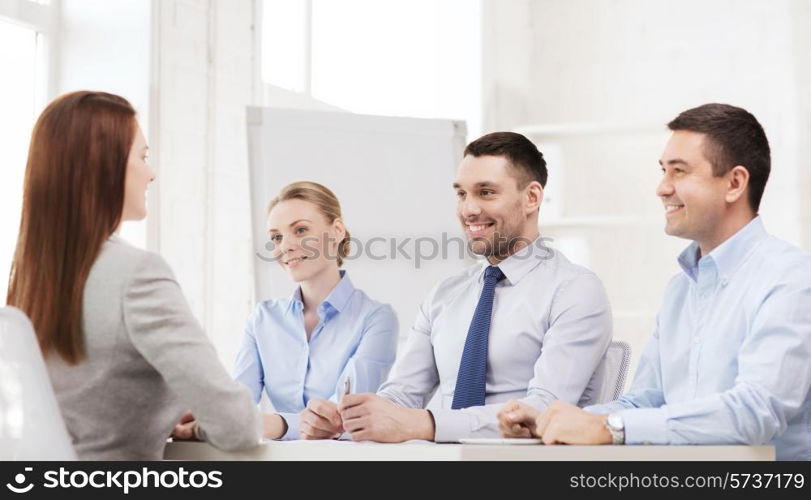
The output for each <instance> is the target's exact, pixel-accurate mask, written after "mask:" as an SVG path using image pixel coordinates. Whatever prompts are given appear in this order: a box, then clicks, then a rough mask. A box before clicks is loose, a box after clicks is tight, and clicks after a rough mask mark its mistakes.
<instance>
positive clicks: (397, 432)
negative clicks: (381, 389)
mask: <svg viewBox="0 0 811 500" xmlns="http://www.w3.org/2000/svg"><path fill="white" fill-rule="evenodd" d="M338 409H339V411H340V412H341V418H342V419H343V422H344V429H345V430H346V431H347V432H349V433H351V434H352V439H353V440H355V441H377V442H379V443H401V442H403V441H408V440H409V439H425V440H428V441H433V440H434V420H433V418H431V415H430V414H429V413H428V411H427V410H417V409H413V408H403V407H401V406H397V405H395V404H394V403H392V402H391V401H389V400H387V399H384V398H381V397H380V396H377V395H376V394H349V395H346V396H344V397H343V398H342V399H341V404H340V405H339V406H338Z"/></svg>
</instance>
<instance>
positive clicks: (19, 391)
mask: <svg viewBox="0 0 811 500" xmlns="http://www.w3.org/2000/svg"><path fill="white" fill-rule="evenodd" d="M0 460H25V461H38V460H59V461H61V460H76V453H75V451H74V450H73V446H72V445H71V440H70V437H69V436H68V432H67V429H66V428H65V423H64V421H63V420H62V414H61V413H60V412H59V405H58V404H57V402H56V397H55V396H54V392H53V386H51V380H50V378H49V377H48V372H47V370H46V368H45V363H44V361H43V359H42V354H41V353H40V349H39V343H38V342H37V338H36V334H35V333H34V329H33V327H32V325H31V322H30V321H29V320H28V318H27V317H26V316H25V314H23V313H22V312H21V311H20V310H19V309H16V308H13V307H3V308H0Z"/></svg>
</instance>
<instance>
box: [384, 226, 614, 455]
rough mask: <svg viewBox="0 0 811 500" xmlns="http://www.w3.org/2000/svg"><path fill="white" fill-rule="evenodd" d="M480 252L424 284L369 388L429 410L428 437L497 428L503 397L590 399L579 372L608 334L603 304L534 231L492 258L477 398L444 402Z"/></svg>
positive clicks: (452, 384)
mask: <svg viewBox="0 0 811 500" xmlns="http://www.w3.org/2000/svg"><path fill="white" fill-rule="evenodd" d="M488 265H489V264H488V263H487V262H486V261H483V262H482V263H480V264H478V265H476V266H473V267H471V268H470V269H468V270H466V271H464V272H462V273H460V274H458V275H456V276H453V277H450V278H448V279H446V280H444V281H442V282H441V283H439V285H437V286H436V287H434V289H433V290H432V291H431V292H430V293H429V295H428V298H427V299H426V300H425V302H423V304H422V305H421V306H420V309H419V312H418V314H417V319H416V321H415V322H414V326H413V327H412V328H411V333H410V334H409V338H408V341H407V344H406V348H405V350H404V352H402V353H401V356H399V357H398V359H397V361H396V362H395V364H394V368H393V369H392V373H391V375H390V376H389V379H388V380H387V382H386V383H385V384H383V386H382V387H381V388H380V391H379V392H378V394H380V395H381V396H382V397H385V398H387V399H389V400H391V401H393V402H394V403H396V404H399V405H401V406H405V407H410V408H423V407H425V405H426V404H427V402H428V400H429V399H430V397H431V395H432V394H433V392H434V390H435V389H437V388H438V389H439V392H440V395H441V398H442V409H441V410H436V411H433V412H432V413H433V416H434V421H435V423H436V435H435V439H436V441H438V442H448V441H458V440H459V439H460V438H465V437H498V436H499V430H498V420H497V418H496V414H497V413H498V411H499V409H500V408H501V406H502V405H503V403H504V402H506V401H507V400H509V399H520V400H522V401H523V402H525V403H527V404H530V405H532V406H533V407H535V408H538V409H541V410H542V409H544V408H546V406H548V405H549V404H550V403H551V402H552V401H554V400H555V399H562V400H564V401H568V402H570V403H572V404H580V405H581V406H582V405H585V404H591V403H594V402H595V401H593V399H592V398H591V395H592V393H593V392H594V390H593V388H592V387H591V384H589V381H590V380H592V376H593V375H594V373H595V370H596V368H597V366H598V365H599V364H600V362H601V361H602V360H603V358H604V356H605V352H606V349H607V348H608V344H609V343H610V342H611V309H610V306H609V304H608V298H607V297H606V294H605V290H604V289H603V286H602V283H601V282H600V279H599V278H597V276H596V275H595V274H594V273H592V272H591V271H589V270H587V269H585V268H583V267H581V266H578V265H575V264H572V263H571V262H570V261H569V260H568V259H566V257H564V256H563V255H562V254H561V253H560V252H558V251H556V250H553V249H551V248H548V247H546V246H545V245H544V239H543V238H540V237H539V238H537V239H536V240H535V241H534V242H533V243H532V244H530V245H528V246H527V247H526V248H524V249H522V250H520V251H519V252H517V253H515V254H514V255H512V256H510V257H509V258H507V259H506V260H504V261H503V262H501V263H500V264H499V266H498V267H499V268H501V270H502V272H503V273H504V275H505V276H506V278H505V279H504V280H502V281H501V282H500V283H499V284H498V285H497V286H496V290H495V298H494V300H493V314H492V319H491V323H490V335H489V344H488V357H487V386H486V396H485V406H479V407H471V408H465V409H461V410H451V409H450V407H451V403H452V401H453V394H454V390H455V388H456V377H457V374H458V372H459V364H460V363H461V360H462V351H463V349H464V345H465V339H466V337H467V332H468V328H469V326H470V321H471V319H472V318H473V312H474V310H475V309H476V304H477V303H478V301H479V295H480V294H481V290H482V286H483V276H484V270H485V268H486V267H487V266H488Z"/></svg>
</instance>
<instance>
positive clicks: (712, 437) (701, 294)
mask: <svg viewBox="0 0 811 500" xmlns="http://www.w3.org/2000/svg"><path fill="white" fill-rule="evenodd" d="M679 265H680V266H681V268H682V269H683V270H684V273H683V274H681V273H680V274H679V275H677V276H676V277H674V278H673V279H672V280H671V281H670V283H669V284H668V286H667V289H666V291H665V296H664V303H663V304H662V308H661V310H660V312H659V316H658V318H657V325H656V330H655V331H654V333H653V338H651V340H650V341H649V342H648V344H647V346H646V348H645V350H644V352H643V353H642V358H641V360H640V364H639V368H638V369H637V372H636V376H635V377H634V381H633V384H632V386H631V389H630V391H629V392H628V394H626V395H624V396H623V397H621V398H620V399H619V400H617V401H616V402H613V403H609V404H607V405H600V406H592V407H589V408H587V410H589V411H591V412H594V413H601V414H607V413H614V412H619V415H621V417H622V418H623V421H624V423H625V440H626V442H627V443H628V444H640V443H651V444H748V445H761V444H770V445H774V446H775V447H776V451H777V458H778V459H782V460H808V459H811V396H809V388H810V387H811V256H809V255H808V254H806V253H805V252H803V251H801V250H799V249H797V248H796V247H793V246H791V245H789V244H788V243H785V242H783V241H780V240H778V239H776V238H774V237H771V236H769V235H768V234H767V233H766V231H765V230H764V228H763V223H762V222H761V220H760V217H756V218H755V219H753V220H752V221H751V222H750V223H749V224H748V225H746V226H745V227H744V228H742V229H741V230H739V231H738V232H737V233H736V234H735V235H733V236H732V237H731V238H729V239H728V240H726V241H725V242H724V243H722V244H721V245H720V246H718V248H716V249H715V250H713V251H712V252H710V254H709V255H707V256H705V257H703V258H701V259H699V249H698V245H697V244H696V243H693V244H692V245H690V246H689V247H688V248H687V249H686V250H685V251H684V252H682V254H681V256H680V257H679Z"/></svg>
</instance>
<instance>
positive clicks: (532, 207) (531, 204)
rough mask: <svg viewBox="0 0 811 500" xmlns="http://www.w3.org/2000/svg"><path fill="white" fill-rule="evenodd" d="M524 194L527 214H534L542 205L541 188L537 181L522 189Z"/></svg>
mask: <svg viewBox="0 0 811 500" xmlns="http://www.w3.org/2000/svg"><path fill="white" fill-rule="evenodd" d="M524 193H525V194H524V196H525V198H524V199H525V201H526V212H527V214H532V213H535V212H536V211H538V209H539V208H540V207H541V203H543V186H541V183H540V182H538V181H532V182H530V183H529V185H527V187H526V188H524Z"/></svg>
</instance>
